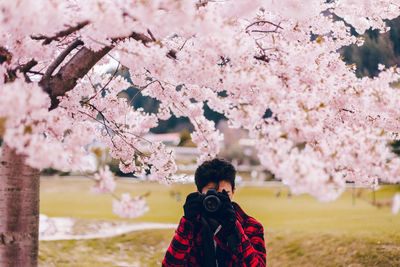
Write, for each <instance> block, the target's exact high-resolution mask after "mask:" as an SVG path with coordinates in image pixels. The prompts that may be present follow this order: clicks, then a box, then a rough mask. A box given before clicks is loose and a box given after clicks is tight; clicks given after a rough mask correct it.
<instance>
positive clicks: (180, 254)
mask: <svg viewBox="0 0 400 267" xmlns="http://www.w3.org/2000/svg"><path fill="white" fill-rule="evenodd" d="M193 232H194V225H193V223H192V222H190V221H188V220H186V219H185V218H184V217H182V219H181V221H180V222H179V225H178V228H177V229H176V231H175V235H174V238H173V239H172V241H171V244H170V245H169V248H168V250H167V253H166V254H165V257H164V260H163V263H162V266H165V267H169V266H171V267H174V266H186V265H187V262H188V257H187V256H188V255H189V251H190V249H191V248H192V247H193Z"/></svg>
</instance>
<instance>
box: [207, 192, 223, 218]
mask: <svg viewBox="0 0 400 267" xmlns="http://www.w3.org/2000/svg"><path fill="white" fill-rule="evenodd" d="M203 207H204V209H205V210H206V211H207V212H209V213H215V212H217V211H218V210H219V209H220V208H221V200H220V199H219V197H218V195H217V190H215V189H214V188H211V189H208V190H207V192H206V194H205V195H204V199H203Z"/></svg>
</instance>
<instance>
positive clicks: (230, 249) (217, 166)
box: [162, 158, 266, 267]
mask: <svg viewBox="0 0 400 267" xmlns="http://www.w3.org/2000/svg"><path fill="white" fill-rule="evenodd" d="M235 175H236V170H235V168H234V167H233V166H232V164H230V163H229V162H227V161H225V160H223V159H218V158H216V159H213V160H211V161H206V162H204V163H203V164H202V165H200V166H199V167H198V168H197V170H196V173H195V183H196V186H197V190H198V192H194V193H191V194H189V195H188V196H187V198H186V202H185V204H184V206H183V209H184V216H183V217H182V218H181V221H180V223H179V226H178V228H177V230H176V232H175V235H174V238H173V240H172V242H171V244H170V246H169V248H168V250H167V253H166V255H165V257H164V260H163V264H162V265H163V266H207V267H213V266H218V267H222V266H223V267H225V266H265V265H266V252H265V244H264V230H263V227H262V225H261V224H260V223H259V222H258V221H256V220H255V219H254V218H252V217H249V216H248V215H247V214H246V213H244V211H243V210H242V209H241V208H240V206H239V205H238V204H236V203H235V202H231V199H232V196H233V194H234V192H235Z"/></svg>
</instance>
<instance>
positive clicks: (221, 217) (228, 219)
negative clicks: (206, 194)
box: [216, 190, 236, 234]
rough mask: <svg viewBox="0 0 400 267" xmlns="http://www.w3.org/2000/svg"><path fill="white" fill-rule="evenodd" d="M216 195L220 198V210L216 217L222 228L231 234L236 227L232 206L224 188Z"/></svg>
mask: <svg viewBox="0 0 400 267" xmlns="http://www.w3.org/2000/svg"><path fill="white" fill-rule="evenodd" d="M217 196H218V197H219V199H220V200H221V210H220V211H219V212H218V214H217V216H216V219H217V220H218V222H219V223H220V224H221V225H222V229H224V230H225V231H227V232H228V234H232V233H234V231H235V228H236V212H235V209H234V208H233V206H232V202H231V199H230V198H229V195H228V193H227V192H226V191H225V190H222V192H218V193H217Z"/></svg>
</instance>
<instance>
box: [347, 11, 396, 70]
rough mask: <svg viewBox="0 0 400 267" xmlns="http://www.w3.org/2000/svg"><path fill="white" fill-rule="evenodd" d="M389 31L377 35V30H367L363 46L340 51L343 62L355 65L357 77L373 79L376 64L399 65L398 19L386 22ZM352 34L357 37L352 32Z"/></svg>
mask: <svg viewBox="0 0 400 267" xmlns="http://www.w3.org/2000/svg"><path fill="white" fill-rule="evenodd" d="M387 24H388V26H389V27H390V31H388V32H386V33H382V34H381V33H379V31H378V30H368V31H366V33H365V34H363V35H362V37H364V38H365V43H364V45H363V46H360V47H359V46H357V45H351V46H348V47H345V48H343V49H342V51H341V54H342V56H343V57H344V60H345V61H346V62H347V63H348V64H349V65H350V64H356V66H357V70H356V74H357V76H358V77H363V76H369V77H374V76H376V75H377V74H378V64H379V63H380V64H383V65H385V66H386V67H390V66H394V65H397V66H399V65H400V64H399V63H400V18H396V19H394V20H391V21H388V22H387ZM352 34H353V35H355V36H359V35H358V34H357V33H356V32H355V31H354V30H352Z"/></svg>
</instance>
